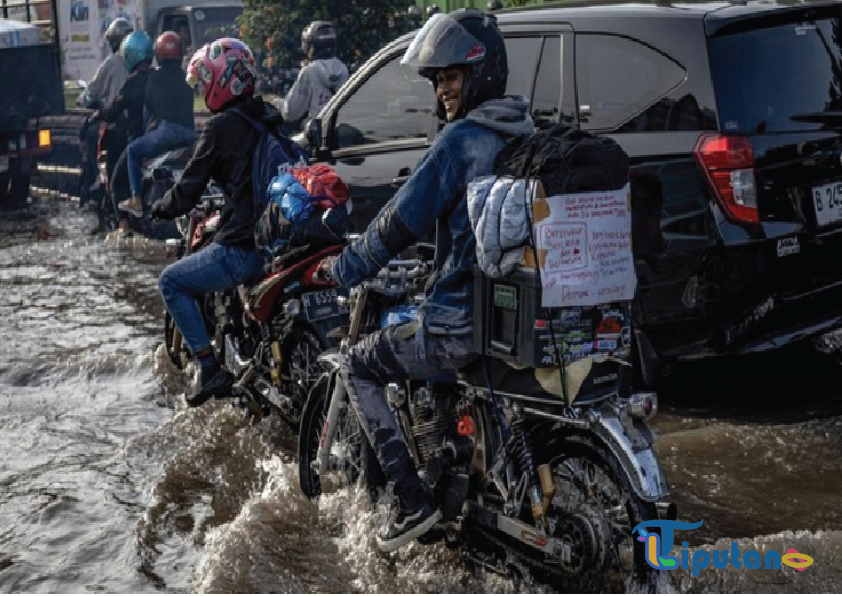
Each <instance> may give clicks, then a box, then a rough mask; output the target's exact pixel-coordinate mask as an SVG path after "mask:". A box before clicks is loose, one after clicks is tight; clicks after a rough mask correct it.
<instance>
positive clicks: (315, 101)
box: [275, 21, 348, 122]
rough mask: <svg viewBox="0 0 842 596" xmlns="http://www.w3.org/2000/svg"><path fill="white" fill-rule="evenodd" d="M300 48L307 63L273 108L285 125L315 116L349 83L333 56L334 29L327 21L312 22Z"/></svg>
mask: <svg viewBox="0 0 842 596" xmlns="http://www.w3.org/2000/svg"><path fill="white" fill-rule="evenodd" d="M301 49H302V50H304V53H305V54H306V55H307V60H308V62H307V64H306V66H304V67H303V68H302V69H301V72H299V73H298V78H297V79H296V81H295V84H294V85H293V86H292V88H291V89H290V90H289V93H287V96H286V97H285V98H283V99H281V98H278V99H276V100H275V107H277V108H278V110H280V112H281V114H283V117H284V120H286V121H287V122H290V121H294V120H298V119H300V118H302V117H304V116H305V115H309V117H310V118H315V117H316V116H318V114H319V112H320V111H321V109H322V108H323V107H324V106H325V104H327V102H328V101H329V100H330V98H331V97H333V96H334V95H335V94H336V92H337V91H338V90H339V88H340V87H341V86H342V85H343V84H344V83H345V81H347V80H348V67H347V66H345V64H344V63H343V62H342V61H341V60H339V58H337V57H336V30H335V29H334V28H333V25H332V24H331V23H329V22H328V21H313V22H312V23H310V24H309V25H308V26H307V28H306V29H304V31H303V32H302V33H301Z"/></svg>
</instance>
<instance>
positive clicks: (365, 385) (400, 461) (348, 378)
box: [340, 322, 477, 511]
mask: <svg viewBox="0 0 842 596" xmlns="http://www.w3.org/2000/svg"><path fill="white" fill-rule="evenodd" d="M418 325H419V323H417V322H412V323H402V324H400V325H395V326H390V327H384V328H383V329H380V330H379V331H377V332H375V333H371V334H369V335H366V336H365V337H364V338H363V339H362V340H360V342H359V343H357V344H356V345H355V346H353V347H352V348H351V349H350V350H349V352H348V355H347V356H346V357H345V358H343V361H342V366H341V368H340V374H341V375H342V379H343V380H344V381H345V388H346V390H347V391H348V398H349V399H350V401H351V405H352V406H353V408H354V411H355V412H356V413H357V418H358V419H359V421H360V426H361V427H362V429H363V431H364V432H365V434H366V436H367V437H368V440H369V442H370V443H371V445H372V447H374V452H375V453H376V454H377V459H378V460H379V462H380V466H381V467H382V469H383V472H384V473H385V474H386V479H387V481H389V482H393V483H394V494H395V496H396V497H398V499H399V500H400V503H401V507H403V508H404V510H405V511H416V510H417V508H418V507H419V506H420V505H421V504H422V503H423V499H424V492H423V489H422V488H421V482H420V480H419V477H418V473H417V471H416V470H415V467H414V466H413V464H412V459H411V458H410V454H409V448H408V447H407V444H406V438H405V437H404V435H403V432H402V431H401V428H400V426H399V425H398V420H397V418H396V417H395V414H394V412H393V411H392V408H390V407H389V403H388V402H387V401H386V395H385V393H384V392H383V388H384V385H386V384H387V383H390V382H393V381H394V382H397V383H398V384H400V385H403V384H404V383H405V382H406V381H407V380H408V379H417V380H426V379H429V378H430V377H433V376H434V375H436V374H439V373H443V372H448V371H457V370H459V369H460V368H463V367H465V366H467V365H468V364H470V363H471V362H472V361H473V360H475V359H476V358H477V356H476V354H475V353H473V351H472V348H473V335H461V336H459V335H432V334H428V333H422V335H421V336H420V337H419V333H418ZM419 343H423V346H424V347H423V352H424V356H423V357H422V356H420V354H419V350H418V347H419Z"/></svg>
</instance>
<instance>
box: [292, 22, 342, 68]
mask: <svg viewBox="0 0 842 596" xmlns="http://www.w3.org/2000/svg"><path fill="white" fill-rule="evenodd" d="M301 49H302V50H304V53H305V54H306V55H307V56H308V57H309V56H310V51H311V50H312V51H313V56H312V57H313V58H314V59H319V58H333V56H334V55H335V54H336V30H335V29H334V28H333V25H332V24H331V23H330V22H329V21H313V22H312V23H310V24H309V25H307V27H306V28H305V29H304V31H302V32H301Z"/></svg>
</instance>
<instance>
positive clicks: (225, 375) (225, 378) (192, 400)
mask: <svg viewBox="0 0 842 596" xmlns="http://www.w3.org/2000/svg"><path fill="white" fill-rule="evenodd" d="M233 386H234V375H232V374H231V373H230V372H228V371H227V370H222V369H220V371H219V372H217V373H216V374H215V375H213V376H212V377H211V378H210V379H208V381H207V382H206V383H201V382H200V385H199V387H197V388H196V393H194V394H193V395H191V396H190V397H188V398H186V400H185V401H187V405H188V406H190V407H191V408H198V407H199V406H201V405H202V404H203V403H205V402H206V401H208V400H209V399H210V398H212V397H224V396H225V395H228V394H230V392H231V387H233Z"/></svg>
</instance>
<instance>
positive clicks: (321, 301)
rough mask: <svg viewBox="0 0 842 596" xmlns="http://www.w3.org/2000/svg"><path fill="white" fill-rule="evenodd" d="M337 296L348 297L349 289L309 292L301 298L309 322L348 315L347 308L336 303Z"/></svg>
mask: <svg viewBox="0 0 842 596" xmlns="http://www.w3.org/2000/svg"><path fill="white" fill-rule="evenodd" d="M337 296H345V297H346V298H347V297H348V288H332V289H330V290H320V291H318V292H307V293H306V294H303V295H302V296H301V304H302V305H303V306H304V314H305V316H306V317H307V320H308V321H321V320H322V319H329V318H331V317H338V316H340V315H347V314H348V307H347V306H339V305H338V304H337V303H336V298H337Z"/></svg>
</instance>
